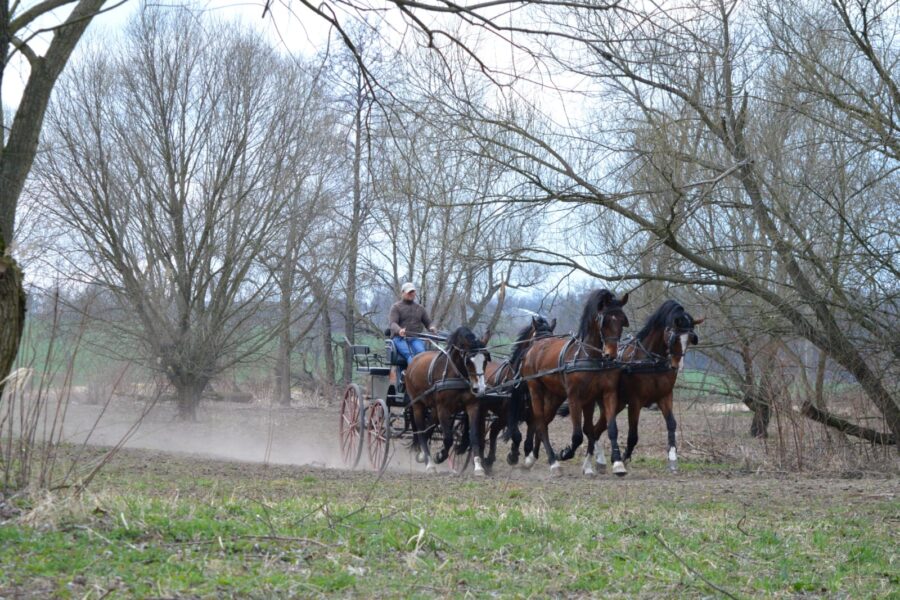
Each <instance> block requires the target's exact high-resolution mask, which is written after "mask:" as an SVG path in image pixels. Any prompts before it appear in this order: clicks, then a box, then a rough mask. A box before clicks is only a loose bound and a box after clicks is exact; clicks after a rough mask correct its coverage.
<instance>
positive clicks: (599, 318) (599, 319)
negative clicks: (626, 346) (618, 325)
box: [594, 306, 628, 348]
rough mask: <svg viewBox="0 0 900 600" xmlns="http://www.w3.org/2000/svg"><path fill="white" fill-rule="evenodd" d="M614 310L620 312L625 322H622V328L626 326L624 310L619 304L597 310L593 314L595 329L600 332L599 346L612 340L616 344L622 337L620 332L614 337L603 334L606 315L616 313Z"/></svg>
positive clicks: (603, 345)
mask: <svg viewBox="0 0 900 600" xmlns="http://www.w3.org/2000/svg"><path fill="white" fill-rule="evenodd" d="M616 312H617V313H622V317H623V318H624V319H625V322H624V323H623V324H622V328H623V329H624V328H625V327H627V326H628V317H626V316H625V311H624V310H622V307H621V306H614V307H612V308H604V309H603V310H601V311H598V312H597V313H596V314H595V315H594V319H595V320H596V321H597V331H598V333H599V334H600V346H601V348H604V347H606V344H607V343H613V342H615V343H616V344H618V343H619V340H621V339H622V335H621V334H619V335H617V336H615V337H612V336H610V337H607V336H605V335H603V323H604V322H605V321H606V315H608V314H611V313H616Z"/></svg>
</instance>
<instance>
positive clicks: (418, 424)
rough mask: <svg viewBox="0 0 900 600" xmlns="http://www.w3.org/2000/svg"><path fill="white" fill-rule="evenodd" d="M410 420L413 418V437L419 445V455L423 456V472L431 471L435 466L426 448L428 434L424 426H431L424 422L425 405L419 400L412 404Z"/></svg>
mask: <svg viewBox="0 0 900 600" xmlns="http://www.w3.org/2000/svg"><path fill="white" fill-rule="evenodd" d="M412 420H413V439H414V441H415V442H416V444H417V445H418V447H419V455H420V456H423V457H424V458H423V460H422V461H421V462H424V463H425V472H426V473H433V472H434V471H435V469H436V468H437V467H435V466H434V462H432V460H431V452H430V451H429V450H428V438H429V437H431V436H430V435H428V434H426V431H425V429H426V427H431V424H430V423H426V420H427V419H426V418H425V405H424V404H422V403H421V402H416V403H415V404H413V405H412Z"/></svg>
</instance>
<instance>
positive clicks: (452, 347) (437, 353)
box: [405, 327, 490, 475]
mask: <svg viewBox="0 0 900 600" xmlns="http://www.w3.org/2000/svg"><path fill="white" fill-rule="evenodd" d="M489 339H490V332H488V333H486V334H485V336H484V337H483V338H482V339H480V340H479V339H478V338H476V337H475V334H474V333H472V331H471V330H470V329H469V328H468V327H460V328H458V329H457V330H456V331H454V332H453V333H451V334H450V336H449V337H448V338H447V344H446V349H443V350H430V351H426V352H421V353H419V354H416V355H415V356H414V357H413V359H412V361H410V363H409V366H408V367H407V368H406V379H405V382H406V392H407V394H408V396H409V398H410V407H411V412H412V420H413V448H414V449H415V448H416V447H418V449H419V452H420V453H422V454H423V455H424V456H425V462H426V467H425V472H426V473H431V472H433V471H435V470H436V467H435V465H436V464H440V463H442V462H444V461H445V460H446V459H447V456H448V455H449V453H450V448H451V446H452V445H453V417H454V415H455V414H456V413H457V412H459V411H461V410H465V412H466V416H467V417H468V419H467V421H468V429H469V444H470V445H471V447H472V449H473V453H474V455H475V474H476V475H484V474H485V472H484V466H483V460H484V457H483V448H482V447H481V436H480V431H479V423H480V421H481V416H482V411H481V402H480V400H479V396H481V395H482V394H484V390H485V387H486V384H485V374H484V371H485V365H486V364H487V363H488V362H489V361H490V354H489V353H488V351H487V349H486V348H485V346H486V344H487V342H488V340H489ZM428 409H431V411H432V414H433V416H436V419H435V420H436V421H437V422H438V423H440V426H441V433H442V434H443V443H444V444H443V448H441V450H439V451H438V453H437V455H436V456H435V457H434V461H432V458H431V452H430V451H429V449H428V442H429V438H430V437H431V435H430V433H431V427H430V426H429V422H428V415H427V410H428Z"/></svg>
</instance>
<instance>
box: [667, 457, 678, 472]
mask: <svg viewBox="0 0 900 600" xmlns="http://www.w3.org/2000/svg"><path fill="white" fill-rule="evenodd" d="M677 472H678V463H677V462H676V461H674V460H670V461H669V473H677Z"/></svg>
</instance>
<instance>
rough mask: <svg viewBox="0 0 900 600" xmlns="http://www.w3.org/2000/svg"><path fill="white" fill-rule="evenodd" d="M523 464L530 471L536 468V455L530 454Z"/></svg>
mask: <svg viewBox="0 0 900 600" xmlns="http://www.w3.org/2000/svg"><path fill="white" fill-rule="evenodd" d="M522 464H523V466H524V467H525V468H526V469H530V468H531V467H533V466H534V455H533V454H529V455H528V456H526V457H525V462H524V463H522Z"/></svg>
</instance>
